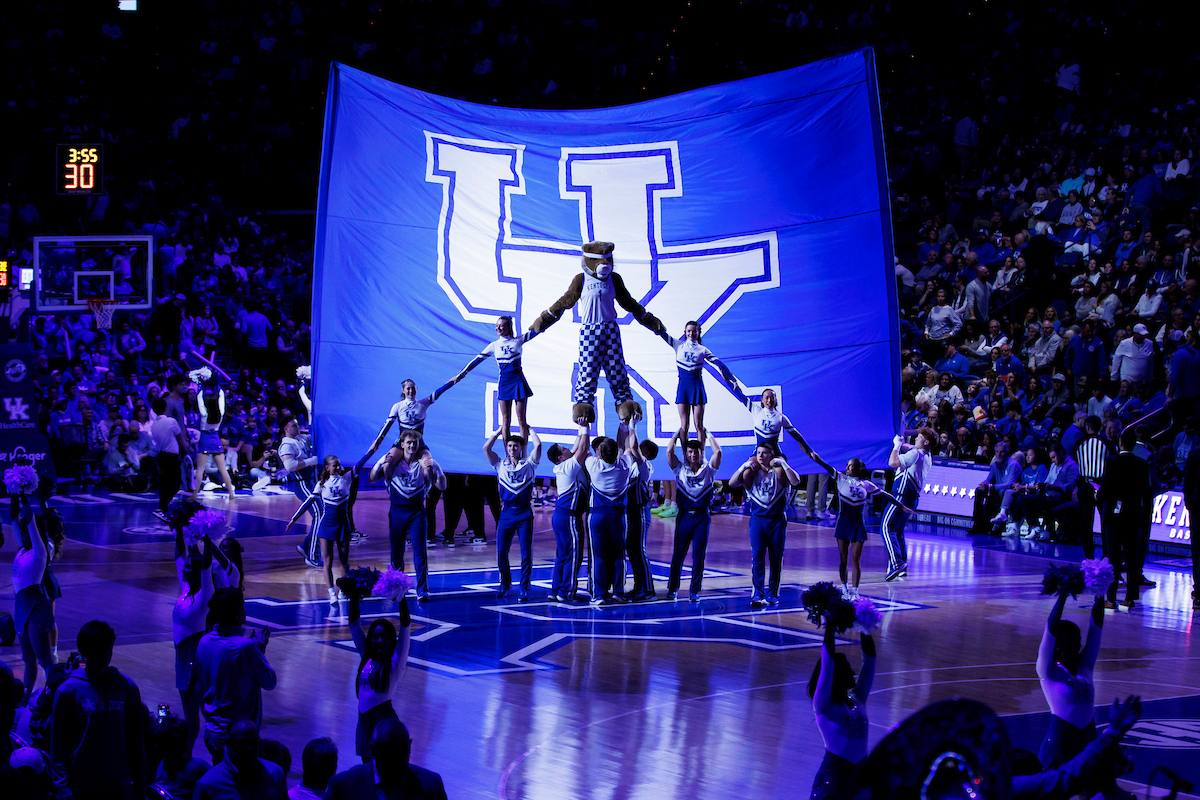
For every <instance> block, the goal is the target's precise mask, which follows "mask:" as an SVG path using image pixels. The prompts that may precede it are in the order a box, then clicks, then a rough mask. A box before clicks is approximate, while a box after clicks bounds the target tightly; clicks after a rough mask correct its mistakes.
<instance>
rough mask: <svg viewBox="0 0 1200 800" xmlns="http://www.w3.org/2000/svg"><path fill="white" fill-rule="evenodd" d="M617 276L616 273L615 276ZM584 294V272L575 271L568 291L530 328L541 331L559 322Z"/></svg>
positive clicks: (540, 315)
mask: <svg viewBox="0 0 1200 800" xmlns="http://www.w3.org/2000/svg"><path fill="white" fill-rule="evenodd" d="M613 277H614V278H615V277H616V276H615V275H614V276H613ZM582 294H583V273H582V272H577V273H575V277H574V278H572V279H571V285H570V286H568V287H567V291H566V292H564V293H563V296H562V297H560V298H558V299H557V300H555V301H554V303H553V304H552V305H551V306H550V307H549V308H548V309H546V310H545V311H543V312H542V313H541V314H539V315H538V318H537V319H535V320H534V321H533V324H532V325H530V326H529V330H531V331H536V332H537V333H541V332H542V331H544V330H546V328H549V327H550V326H551V325H553V324H554V323H556V322H558V320H559V318H560V317H562V315H563V313H564V312H566V310H567V309H569V308H574V307H575V304H576V303H578V302H579V298H580V296H581V295H582Z"/></svg>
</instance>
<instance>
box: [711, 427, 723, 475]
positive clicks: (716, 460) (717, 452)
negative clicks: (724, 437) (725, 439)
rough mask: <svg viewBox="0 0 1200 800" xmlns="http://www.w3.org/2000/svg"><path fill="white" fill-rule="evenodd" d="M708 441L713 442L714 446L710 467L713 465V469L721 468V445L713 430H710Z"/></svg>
mask: <svg viewBox="0 0 1200 800" xmlns="http://www.w3.org/2000/svg"><path fill="white" fill-rule="evenodd" d="M708 441H709V442H710V443H711V444H712V448H713V454H712V458H710V459H709V460H708V465H709V466H710V467H712V468H713V469H720V467H721V445H719V444H717V438H716V437H715V436H713V434H712V431H709V432H708Z"/></svg>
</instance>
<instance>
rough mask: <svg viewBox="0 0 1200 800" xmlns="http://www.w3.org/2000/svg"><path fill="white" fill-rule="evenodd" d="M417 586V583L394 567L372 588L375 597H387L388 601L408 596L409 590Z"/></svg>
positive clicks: (389, 568) (380, 577)
mask: <svg viewBox="0 0 1200 800" xmlns="http://www.w3.org/2000/svg"><path fill="white" fill-rule="evenodd" d="M416 585H417V582H416V581H414V580H413V579H412V576H410V575H408V574H407V573H405V572H402V571H401V570H398V569H396V568H394V567H388V570H387V572H385V573H383V574H382V575H380V576H379V580H377V581H376V582H375V585H374V586H373V587H372V588H371V594H372V595H374V596H375V597H386V598H387V599H388V600H396V601H397V602H398V601H399V600H400V598H401V597H404V595H406V594H408V590H409V589H411V588H413V587H414V586H416Z"/></svg>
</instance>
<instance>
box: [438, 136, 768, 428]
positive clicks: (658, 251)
mask: <svg viewBox="0 0 1200 800" xmlns="http://www.w3.org/2000/svg"><path fill="white" fill-rule="evenodd" d="M425 144H426V174H425V179H426V180H427V181H429V182H431V183H436V184H440V185H441V186H442V206H441V211H440V215H439V220H438V232H437V236H438V240H437V253H438V260H437V280H438V284H439V286H441V288H442V290H443V291H444V292H445V294H446V296H447V297H448V298H449V299H450V301H451V302H452V303H453V304H454V307H455V308H456V309H457V310H458V312H459V314H461V315H462V318H463V319H464V320H467V321H470V322H479V323H485V324H487V325H489V326H490V325H491V324H492V323H493V322H494V321H495V319H496V317H497V316H500V315H511V316H513V317H514V318H515V321H516V327H517V328H518V329H524V328H528V326H529V324H530V323H531V322H532V321H533V320H534V318H535V317H536V316H537V315H538V314H539V313H540V312H541V311H542V310H544V309H546V308H548V307H549V306H550V305H551V304H552V303H553V302H554V301H555V300H557V299H558V298H559V297H560V295H561V294H562V293H563V291H565V289H566V288H567V285H568V284H569V283H570V281H571V279H572V278H573V277H574V276H575V275H576V274H577V273H578V272H579V270H580V250H579V244H578V243H577V242H587V241H591V240H594V239H601V240H605V241H612V242H614V243H615V244H616V252H615V253H614V258H615V263H616V269H617V271H618V272H619V273H620V274H621V277H622V278H623V279H624V281H625V285H626V287H627V288H628V289H629V292H630V294H631V295H632V296H633V297H634V299H636V300H638V301H639V302H641V303H642V304H643V305H644V306H645V307H646V308H647V309H648V310H649V311H650V312H651V313H653V314H654V315H656V316H657V317H658V318H659V319H661V320H662V321H663V322H664V323H665V324H666V326H667V329H668V331H669V332H671V333H672V334H673V335H674V336H676V337H680V336H682V333H683V326H684V324H685V323H686V322H687V321H689V320H696V321H698V322H699V323H700V324H701V325H702V326H703V327H704V329H705V332H706V333H708V332H711V331H712V330H713V329H714V328H717V327H718V326H719V323H720V321H721V318H722V317H723V316H724V315H725V314H726V313H727V312H728V311H729V310H730V309H731V308H732V307H733V306H734V304H735V303H737V301H738V299H739V298H740V297H741V296H742V295H743V294H745V293H747V292H756V291H763V290H769V289H772V288H776V287H778V286H779V264H778V249H779V248H778V241H777V236H776V233H775V231H766V232H762V233H756V234H752V235H746V236H736V237H728V238H717V239H712V238H706V236H705V235H704V232H701V231H696V232H694V235H693V232H689V231H676V230H674V229H672V236H673V237H674V238H675V240H676V241H680V240H682V241H686V242H688V243H687V244H667V243H665V242H664V239H663V224H664V211H663V200H664V199H669V198H678V197H682V196H683V192H684V188H683V165H682V164H681V162H680V156H679V145H678V142H675V141H668V142H654V143H646V144H631V145H619V146H607V147H577V148H572V147H563V148H561V149H560V150H559V152H558V153H557V155H558V186H557V187H554V186H552V185H548V182H547V181H542V182H541V183H538V182H536V181H534V182H527V179H526V175H525V164H524V159H525V145H523V144H513V143H506V142H496V141H486V140H479V139H465V138H461V137H455V136H448V135H444V134H440V133H432V132H429V131H426V132H425ZM521 195H528V196H529V197H530V198H531V199H536V200H537V201H538V203H544V202H547V201H551V202H553V201H567V202H569V203H573V204H574V205H575V206H576V207H577V212H578V238H577V240H576V242H566V241H561V240H556V239H555V238H554V236H553V235H551V234H550V233H549V232H547V231H546V230H544V227H545V226H543V227H542V228H539V225H540V221H539V220H538V219H533V218H529V217H528V216H527V215H528V213H529V212H527V211H522V215H521V218H520V219H515V218H514V212H513V208H512V198H513V197H514V196H521ZM746 202H753V198H746ZM530 207H532V206H530V205H528V204H526V205H521V204H518V208H519V209H528V208H530ZM555 209H556V211H561V208H560V207H558V206H555ZM667 210H668V212H669V210H670V204H668V206H667ZM573 224H574V223H572V225H573ZM514 226H515V229H516V230H517V231H519V232H523V233H524V234H525V235H517V234H514V233H513V231H514ZM620 313H624V312H623V311H622V312H620ZM619 322H620V323H621V324H622V331H621V336H622V345H623V349H624V353H625V362H626V367H627V368H628V371H629V375H630V379H631V381H632V383H633V386H634V392H635V394H636V395H637V396H638V398H639V399H641V400H642V401H643V404H644V405H645V406H646V409H647V414H648V420H649V422H650V427H649V431H648V434H649V435H650V436H651V437H653V438H659V439H662V441H663V442H665V441H666V438H669V436H670V435H671V432H673V431H674V430H675V428H676V427H677V421H676V419H675V413H676V412H675V409H674V408H673V406H674V397H675V382H676V380H677V377H676V371H675V362H674V355H673V354H672V353H671V351H670V349H669V348H666V347H665V345H664V343H663V341H662V340H661V339H659V338H658V337H657V336H655V335H654V334H652V333H651V332H650V331H648V330H646V329H645V328H643V327H641V326H640V325H638V324H637V323H636V322H633V321H632V318H631V316H630V315H625V317H624V318H622V319H620V320H619ZM631 322H632V324H630V323H631ZM578 323H579V321H578V317H577V314H575V313H568V314H566V315H564V317H563V319H562V320H561V321H560V322H559V323H557V324H556V325H555V326H554V327H552V328H551V329H550V330H549V331H547V332H546V333H544V334H542V336H540V337H539V338H538V339H537V340H536V342H534V343H531V344H530V345H529V346H528V347H527V348H526V349H525V350H524V351H523V353H522V365H523V370H524V373H525V376H526V378H527V379H528V380H529V382H530V384H531V386H532V388H533V390H534V394H535V395H539V396H542V397H545V398H547V399H548V400H550V402H546V403H539V405H538V406H537V419H536V420H534V421H535V422H536V423H537V426H538V427H537V430H538V431H539V432H541V433H542V434H543V435H544V436H545V435H547V434H548V435H549V436H550V438H552V439H554V438H559V437H566V438H563V439H562V440H564V441H565V440H569V438H570V437H573V436H574V435H575V425H574V423H573V421H572V420H571V419H570V410H571V403H570V396H571V385H572V383H573V376H572V372H571V367H570V365H572V364H574V362H575V354H576V352H577V340H578ZM486 330H487V329H481V332H483V331H486ZM718 355H720V354H719V353H718ZM712 374H713V376H714V377H712V378H710V379H709V381H708V387H709V389H708V394H709V400H708V402H709V405H708V411H707V415H706V419H707V421H708V425H709V427H710V429H712V431H713V432H714V433H715V434H716V435H717V436H718V438H719V439H721V441H722V442H723V443H726V444H746V443H752V442H753V441H754V437H753V434H752V432H751V431H749V430H746V428H748V425H747V420H746V419H745V410H744V408H743V407H742V406H741V404H740V403H739V402H738V401H737V400H736V398H735V397H734V395H733V394H732V393H731V392H729V391H728V389H726V388H725V387H724V384H723V383H722V382H720V380H719V379H718V378H716V377H715V373H712ZM604 385H605V384H604V382H603V381H602V382H601V386H602V387H604ZM751 388H752V389H754V388H758V387H751ZM772 388H775V387H772ZM485 402H486V404H487V406H488V416H487V420H488V421H489V422H490V420H491V419H492V416H491V414H492V409H491V406H493V405H494V402H495V401H494V399H493V397H492V395H491V394H489V395H488V397H487V398H486V401H485ZM603 405H604V403H598V407H597V411H598V413H601V414H603V413H604V409H603V408H602V407H603ZM610 410H611V409H610ZM664 415H665V416H667V419H665V420H664V419H663V416H664ZM602 421H603V419H602ZM726 423H727V424H726ZM485 427H488V426H485ZM488 429H489V430H491V428H490V427H488ZM555 434H557V435H558V437H556V436H555Z"/></svg>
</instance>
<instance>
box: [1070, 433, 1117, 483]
mask: <svg viewBox="0 0 1200 800" xmlns="http://www.w3.org/2000/svg"><path fill="white" fill-rule="evenodd" d="M1109 455H1110V453H1109V449H1108V443H1107V442H1105V441H1104V440H1103V439H1101V438H1100V437H1099V436H1088V437H1087V438H1085V439H1083V440H1082V441H1080V442H1079V444H1077V445H1075V463H1076V464H1078V465H1079V474H1080V475H1082V476H1083V477H1085V478H1087V479H1088V480H1090V481H1098V480H1100V479H1101V478H1103V477H1104V462H1105V461H1106V460H1107V459H1108V457H1109Z"/></svg>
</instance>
